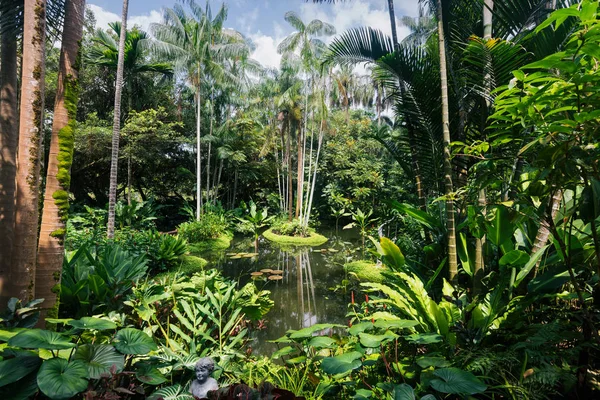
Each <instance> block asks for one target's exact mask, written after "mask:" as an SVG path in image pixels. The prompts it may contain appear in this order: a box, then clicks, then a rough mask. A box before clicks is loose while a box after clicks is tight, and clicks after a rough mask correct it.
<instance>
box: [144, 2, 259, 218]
mask: <svg viewBox="0 0 600 400" xmlns="http://www.w3.org/2000/svg"><path fill="white" fill-rule="evenodd" d="M189 6H190V9H191V11H192V15H191V16H190V15H188V14H187V13H186V12H185V10H184V9H183V8H182V7H181V6H180V5H178V4H176V5H175V6H174V7H173V8H172V9H166V10H165V14H164V21H163V23H162V24H153V25H152V30H153V33H154V36H155V37H156V39H157V41H156V42H155V43H154V48H155V50H156V51H157V53H159V54H162V55H164V56H166V57H168V58H173V59H175V60H176V65H177V67H178V68H179V69H180V70H182V71H185V72H186V73H187V75H188V78H189V81H190V83H191V84H192V86H194V88H195V90H196V169H197V170H196V217H197V218H198V219H199V218H200V214H201V213H202V206H203V200H202V154H201V145H202V142H201V119H202V118H201V109H202V90H201V89H202V82H203V81H204V80H205V79H206V75H207V74H208V75H212V76H214V77H222V76H229V74H228V73H227V71H226V70H225V69H224V68H223V65H222V63H221V62H222V60H224V59H227V58H236V57H239V58H244V57H247V56H248V53H249V49H248V46H247V44H246V43H245V41H244V40H243V37H242V35H241V34H239V33H238V32H236V31H233V30H230V29H226V30H225V29H223V23H224V22H225V20H226V19H227V8H226V6H225V5H224V4H223V5H222V6H221V8H220V9H219V11H218V12H217V14H216V15H215V17H214V18H213V17H212V12H211V9H210V6H209V4H208V2H207V4H206V7H205V9H204V10H203V9H202V8H201V7H200V6H198V5H197V4H196V2H194V1H193V0H190V2H189Z"/></svg>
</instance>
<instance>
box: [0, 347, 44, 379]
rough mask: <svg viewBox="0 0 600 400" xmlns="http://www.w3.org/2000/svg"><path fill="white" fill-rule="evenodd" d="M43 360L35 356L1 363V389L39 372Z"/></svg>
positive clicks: (20, 357)
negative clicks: (34, 372) (36, 371)
mask: <svg viewBox="0 0 600 400" xmlns="http://www.w3.org/2000/svg"><path fill="white" fill-rule="evenodd" d="M41 363H42V360H41V359H40V358H39V357H38V356H35V355H32V356H19V357H15V358H11V359H8V360H3V361H0V387H3V386H6V385H8V384H11V383H13V382H16V381H18V380H20V379H22V378H24V377H25V376H27V375H29V374H30V373H31V372H33V371H35V370H37V369H38V368H39V366H40V364H41Z"/></svg>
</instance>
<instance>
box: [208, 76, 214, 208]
mask: <svg viewBox="0 0 600 400" xmlns="http://www.w3.org/2000/svg"><path fill="white" fill-rule="evenodd" d="M214 97H215V89H214V87H213V89H212V95H211V96H210V132H209V136H210V139H211V140H212V134H213V115H214V110H215V106H214V100H215V99H214ZM211 145H212V142H211V141H210V140H209V141H208V154H207V157H206V198H207V199H208V200H207V202H210V151H211V147H212V146H211Z"/></svg>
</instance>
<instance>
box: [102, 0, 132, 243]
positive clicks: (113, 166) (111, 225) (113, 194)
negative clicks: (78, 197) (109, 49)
mask: <svg viewBox="0 0 600 400" xmlns="http://www.w3.org/2000/svg"><path fill="white" fill-rule="evenodd" d="M128 7H129V0H123V12H122V14H121V34H120V37H119V57H118V59H117V82H116V85H115V109H114V112H113V114H114V119H113V134H112V152H111V159H110V187H109V190H108V227H107V228H106V236H107V237H108V238H109V239H112V238H113V237H114V236H115V204H116V202H117V171H118V164H119V137H120V136H121V92H122V90H123V63H124V60H125V35H126V33H127V8H128Z"/></svg>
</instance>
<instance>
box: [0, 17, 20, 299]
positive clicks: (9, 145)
mask: <svg viewBox="0 0 600 400" xmlns="http://www.w3.org/2000/svg"><path fill="white" fill-rule="evenodd" d="M2 28H3V29H2V32H1V33H0V35H1V41H2V43H1V45H0V243H2V245H1V246H2V249H1V250H0V307H2V306H4V305H6V301H7V300H8V298H6V296H5V294H4V291H3V290H2V287H4V286H5V285H6V284H7V282H8V272H9V270H10V268H11V264H12V260H11V257H12V247H13V243H14V241H13V239H14V237H13V235H14V229H15V194H16V181H15V177H16V174H17V144H18V138H19V128H18V125H19V124H18V114H17V101H18V96H17V32H16V27H8V26H3V27H2ZM11 28H14V29H11Z"/></svg>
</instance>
